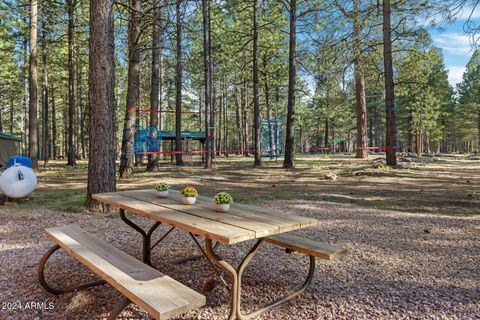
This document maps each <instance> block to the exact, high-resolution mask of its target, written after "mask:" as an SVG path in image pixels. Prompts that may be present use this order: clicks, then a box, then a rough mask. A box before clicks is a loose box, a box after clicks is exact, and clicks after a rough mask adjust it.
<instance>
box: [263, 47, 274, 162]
mask: <svg viewBox="0 0 480 320" xmlns="http://www.w3.org/2000/svg"><path fill="white" fill-rule="evenodd" d="M267 67H268V64H267V55H264V56H263V70H264V73H265V79H264V88H265V105H266V107H267V127H268V148H269V151H270V154H272V155H273V154H274V153H276V151H275V150H276V149H275V148H274V144H273V143H274V130H273V128H272V104H271V102H270V86H269V83H268V70H267ZM275 121H278V119H275ZM277 126H278V123H277V124H276V127H277ZM276 127H275V128H276ZM261 129H262V128H260V130H261ZM275 132H276V130H275Z"/></svg>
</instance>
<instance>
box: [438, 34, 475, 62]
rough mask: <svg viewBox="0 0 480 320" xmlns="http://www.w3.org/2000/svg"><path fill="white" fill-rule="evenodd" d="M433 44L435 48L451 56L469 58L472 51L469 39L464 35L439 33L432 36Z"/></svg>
mask: <svg viewBox="0 0 480 320" xmlns="http://www.w3.org/2000/svg"><path fill="white" fill-rule="evenodd" d="M433 42H434V44H435V46H437V47H439V48H442V49H443V51H445V52H447V53H450V54H453V55H461V56H465V55H468V56H470V55H471V54H472V51H473V50H472V46H471V43H470V38H469V37H468V35H465V34H458V33H453V32H449V33H448V32H447V33H441V34H438V35H434V36H433Z"/></svg>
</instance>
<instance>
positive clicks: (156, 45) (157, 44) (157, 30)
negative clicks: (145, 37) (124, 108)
mask: <svg viewBox="0 0 480 320" xmlns="http://www.w3.org/2000/svg"><path fill="white" fill-rule="evenodd" d="M162 2H163V0H156V2H155V13H154V15H155V18H154V23H153V33H152V78H151V89H150V109H151V110H152V112H151V113H150V129H151V130H150V137H151V138H152V139H153V140H154V141H156V140H157V139H158V137H157V130H158V115H159V113H158V112H156V111H158V110H159V103H160V73H161V72H162V66H161V64H160V63H161V60H160V55H161V54H162ZM158 158H159V155H158V154H149V155H148V164H147V171H150V172H153V171H158Z"/></svg>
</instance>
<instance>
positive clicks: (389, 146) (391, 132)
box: [382, 0, 397, 166]
mask: <svg viewBox="0 0 480 320" xmlns="http://www.w3.org/2000/svg"><path fill="white" fill-rule="evenodd" d="M382 9H383V61H384V69H385V112H386V126H387V127H386V149H385V153H386V161H387V165H389V166H396V165H397V128H396V123H395V88H394V82H393V66H392V31H391V25H390V15H391V9H390V0H384V1H383V8H382Z"/></svg>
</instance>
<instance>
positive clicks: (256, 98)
mask: <svg viewBox="0 0 480 320" xmlns="http://www.w3.org/2000/svg"><path fill="white" fill-rule="evenodd" d="M257 11H258V0H253V51H252V59H253V143H254V149H255V158H254V165H255V166H261V165H262V154H261V150H260V93H259V85H260V84H259V79H258V21H257Z"/></svg>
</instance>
